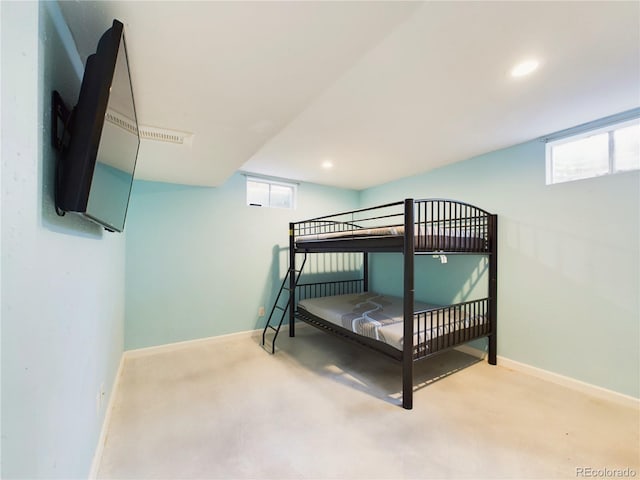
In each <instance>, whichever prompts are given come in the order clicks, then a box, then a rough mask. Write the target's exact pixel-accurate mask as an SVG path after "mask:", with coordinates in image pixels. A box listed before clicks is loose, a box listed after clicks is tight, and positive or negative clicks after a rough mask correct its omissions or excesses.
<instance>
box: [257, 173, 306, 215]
mask: <svg viewBox="0 0 640 480" xmlns="http://www.w3.org/2000/svg"><path fill="white" fill-rule="evenodd" d="M296 187H297V186H296V185H295V184H293V183H287V182H281V181H276V180H270V179H266V178H260V177H247V205H249V206H252V207H271V208H290V209H294V208H295V204H296V190H297V188H296Z"/></svg>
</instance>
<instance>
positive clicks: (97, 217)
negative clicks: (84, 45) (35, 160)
mask: <svg viewBox="0 0 640 480" xmlns="http://www.w3.org/2000/svg"><path fill="white" fill-rule="evenodd" d="M68 131H69V136H70V137H69V143H68V148H64V150H63V153H62V155H61V158H60V159H59V161H58V167H57V168H58V173H57V181H56V184H57V185H56V188H57V191H56V208H57V209H58V210H59V211H62V212H77V213H79V214H82V215H84V216H85V217H87V218H88V219H90V220H92V221H94V222H96V223H98V224H99V225H101V226H103V227H104V228H105V229H107V230H109V231H118V232H122V231H123V230H124V223H125V217H126V214H127V207H128V204H129V196H130V193H131V186H132V184H133V176H134V171H135V166H136V159H137V157H138V148H139V146H140V137H139V133H138V121H137V117H136V108H135V103H134V99H133V89H132V83H131V73H130V71H129V61H128V58H127V47H126V42H125V37H124V32H123V24H122V23H121V22H119V21H118V20H114V21H113V25H112V27H111V28H109V29H108V30H107V31H106V32H105V33H104V34H103V35H102V37H101V38H100V41H99V42H98V48H97V50H96V53H95V54H93V55H90V56H89V58H88V59H87V64H86V66H85V71H84V75H83V78H82V85H81V87H80V95H79V97H78V103H77V105H76V107H75V109H74V111H73V113H71V115H70V118H69V121H68Z"/></svg>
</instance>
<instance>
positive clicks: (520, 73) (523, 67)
mask: <svg viewBox="0 0 640 480" xmlns="http://www.w3.org/2000/svg"><path fill="white" fill-rule="evenodd" d="M539 66H540V62H538V61H537V60H526V61H524V62H520V63H518V64H517V65H516V66H515V67H513V68H512V69H511V76H512V77H524V76H525V75H529V74H530V73H532V72H534V71H535V70H536V69H537V68H538V67H539Z"/></svg>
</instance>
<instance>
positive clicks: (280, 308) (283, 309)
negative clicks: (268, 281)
mask: <svg viewBox="0 0 640 480" xmlns="http://www.w3.org/2000/svg"><path fill="white" fill-rule="evenodd" d="M274 308H277V309H278V310H282V311H283V312H284V311H285V310H286V308H282V307H280V306H278V305H276V306H275V307H274Z"/></svg>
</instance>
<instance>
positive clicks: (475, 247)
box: [274, 199, 498, 409]
mask: <svg viewBox="0 0 640 480" xmlns="http://www.w3.org/2000/svg"><path fill="white" fill-rule="evenodd" d="M497 226H498V225H497V216H496V215H493V214H490V213H488V212H487V211H485V210H483V209H480V208H478V207H475V206H473V205H470V204H467V203H463V202H458V201H454V200H446V199H422V200H414V199H406V200H404V201H401V202H395V203H389V204H385V205H379V206H376V207H371V208H364V209H359V210H353V211H350V212H344V213H340V214H335V215H327V216H323V217H318V218H314V219H310V220H304V221H300V222H292V223H290V224H289V242H290V244H289V262H290V263H289V273H290V274H289V275H288V276H287V278H285V281H284V282H283V289H286V290H289V291H290V292H293V294H291V295H290V296H289V304H288V312H289V336H292V337H293V336H295V321H296V319H298V320H302V321H304V322H306V323H308V324H310V325H313V326H315V327H317V328H319V329H322V330H324V331H326V332H329V333H332V334H336V335H338V336H340V337H343V338H346V339H349V340H351V341H354V342H356V343H358V344H360V345H363V346H366V347H368V348H370V349H373V350H375V351H377V352H380V353H382V354H384V355H387V356H388V357H391V358H393V359H394V360H397V361H399V362H401V364H402V406H403V407H404V408H405V409H411V408H412V406H413V364H414V362H417V361H421V360H424V359H427V358H429V357H431V356H433V355H436V354H438V353H440V352H443V351H445V350H448V349H451V348H453V347H456V346H458V345H461V344H464V343H466V342H469V341H471V340H475V339H478V338H484V337H487V338H488V362H489V363H490V364H492V365H495V364H496V323H497V315H496V313H497V312H496V306H497ZM324 252H361V253H362V254H363V268H362V271H363V276H362V278H361V279H356V280H341V281H332V282H321V283H307V284H304V283H302V284H300V283H299V279H300V272H301V271H302V268H303V266H301V267H300V269H299V270H296V255H297V254H304V256H305V261H306V257H307V255H308V254H313V253H324ZM376 252H399V253H402V254H403V279H404V280H403V283H404V284H403V295H402V297H401V298H397V297H396V298H394V297H389V296H386V295H380V294H379V293H376V292H369V258H368V255H369V254H370V253H376ZM419 255H483V256H487V257H488V289H487V291H488V296H487V297H486V298H481V299H477V300H472V301H467V302H463V303H458V304H454V305H446V306H439V305H429V304H423V303H420V302H416V301H415V298H414V297H415V291H414V272H415V259H416V257H417V256H419ZM296 272H297V274H296ZM287 282H288V287H286V286H285V283H287ZM283 316H284V312H283ZM274 342H275V338H274Z"/></svg>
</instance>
